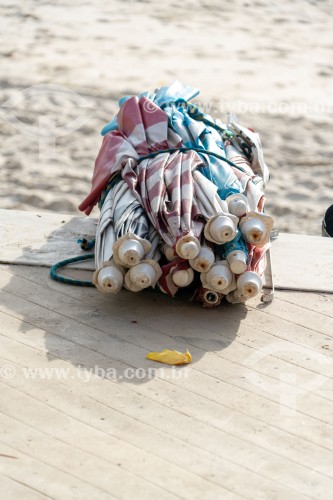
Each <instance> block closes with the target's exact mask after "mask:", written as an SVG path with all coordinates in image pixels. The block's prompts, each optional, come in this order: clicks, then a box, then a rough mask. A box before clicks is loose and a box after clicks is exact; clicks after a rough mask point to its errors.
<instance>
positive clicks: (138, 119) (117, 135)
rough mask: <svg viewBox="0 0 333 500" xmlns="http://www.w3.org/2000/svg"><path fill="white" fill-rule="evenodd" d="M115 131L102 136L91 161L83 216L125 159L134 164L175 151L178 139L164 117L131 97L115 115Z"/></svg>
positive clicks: (153, 106) (147, 102)
mask: <svg viewBox="0 0 333 500" xmlns="http://www.w3.org/2000/svg"><path fill="white" fill-rule="evenodd" d="M117 121H118V130H113V131H111V132H109V133H108V134H106V135H105V136H104V138H103V143H102V146H101V149H100V151H99V153H98V156H97V158H96V161H95V168H94V173H93V178H92V189H91V192H90V194H89V195H88V196H87V197H86V198H85V200H83V202H82V203H81V204H80V206H79V209H80V210H82V211H85V212H86V214H87V215H89V213H90V212H91V210H92V208H93V207H94V205H96V203H97V202H98V199H99V196H100V194H101V192H102V191H103V189H104V188H105V187H106V185H107V183H108V181H109V179H110V177H111V176H112V175H113V174H115V173H116V172H118V171H121V169H122V167H123V165H124V164H125V163H126V161H127V159H129V158H132V159H135V160H138V159H139V157H140V156H144V155H147V154H149V153H150V152H152V151H159V150H161V149H162V150H163V149H167V148H172V147H178V146H179V145H180V143H181V139H180V137H178V136H177V135H176V134H175V133H174V132H172V131H170V129H169V128H168V117H167V115H166V114H165V112H164V111H162V110H161V109H160V108H159V107H158V106H157V105H156V104H154V103H153V102H152V101H151V100H149V99H147V98H146V97H141V98H140V99H138V98H137V97H132V98H130V99H128V100H127V101H125V102H124V104H123V105H122V107H121V108H120V110H119V112H118V120H117Z"/></svg>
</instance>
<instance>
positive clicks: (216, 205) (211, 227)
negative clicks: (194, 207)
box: [193, 169, 238, 245]
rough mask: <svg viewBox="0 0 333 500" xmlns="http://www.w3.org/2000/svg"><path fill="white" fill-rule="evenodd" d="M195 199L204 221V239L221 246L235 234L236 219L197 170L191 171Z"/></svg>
mask: <svg viewBox="0 0 333 500" xmlns="http://www.w3.org/2000/svg"><path fill="white" fill-rule="evenodd" d="M193 179H194V190H195V197H196V201H197V204H198V207H199V209H200V212H201V214H202V215H203V217H204V218H205V219H206V221H207V222H206V225H205V238H206V240H208V241H211V242H213V243H216V244H219V245H221V244H222V243H226V242H227V241H231V240H233V239H234V238H235V236H236V234H237V224H238V217H236V216H235V215H232V214H230V213H229V212H228V205H227V203H226V202H225V201H223V200H221V198H220V197H219V195H218V194H217V191H218V188H217V186H216V185H215V184H213V183H212V182H211V181H210V180H209V179H207V178H206V177H205V176H204V175H203V174H202V173H201V171H200V170H199V169H196V170H194V171H193Z"/></svg>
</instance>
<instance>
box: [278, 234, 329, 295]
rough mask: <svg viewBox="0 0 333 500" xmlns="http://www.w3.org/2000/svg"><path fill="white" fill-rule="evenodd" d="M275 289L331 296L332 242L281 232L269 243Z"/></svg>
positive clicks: (325, 239)
mask: <svg viewBox="0 0 333 500" xmlns="http://www.w3.org/2000/svg"><path fill="white" fill-rule="evenodd" d="M272 261H273V279H274V283H275V285H276V287H277V288H283V289H290V290H304V291H315V292H327V293H333V239H332V238H322V237H318V236H307V235H303V234H287V233H280V234H279V236H278V238H277V239H276V240H275V241H274V242H273V243H272Z"/></svg>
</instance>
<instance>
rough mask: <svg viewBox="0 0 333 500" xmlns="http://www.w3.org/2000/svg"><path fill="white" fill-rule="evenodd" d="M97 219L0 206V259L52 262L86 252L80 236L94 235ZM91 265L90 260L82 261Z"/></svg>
mask: <svg viewBox="0 0 333 500" xmlns="http://www.w3.org/2000/svg"><path fill="white" fill-rule="evenodd" d="M95 231H96V219H94V218H93V217H75V216H73V215H66V214H52V213H48V212H26V211H21V210H3V209H0V261H1V262H3V263H22V264H28V265H35V266H48V267H50V266H52V265H53V264H55V263H56V262H58V261H59V260H63V259H67V258H69V257H73V256H75V255H80V254H82V255H83V254H85V253H86V252H84V251H82V250H81V249H80V246H79V245H78V243H77V240H78V239H79V238H82V237H83V238H87V239H88V240H89V239H92V238H94V237H95ZM80 266H83V267H84V266H87V268H89V269H93V263H90V262H89V263H86V264H83V263H82V264H81V265H80Z"/></svg>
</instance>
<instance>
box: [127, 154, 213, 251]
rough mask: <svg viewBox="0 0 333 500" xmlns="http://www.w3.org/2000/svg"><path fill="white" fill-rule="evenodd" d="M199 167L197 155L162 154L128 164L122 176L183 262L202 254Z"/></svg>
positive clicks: (199, 162)
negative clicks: (195, 175)
mask: <svg viewBox="0 0 333 500" xmlns="http://www.w3.org/2000/svg"><path fill="white" fill-rule="evenodd" d="M200 164H201V159H200V157H199V156H198V154H197V153H195V152H194V151H188V152H185V153H182V152H179V151H176V152H175V153H160V154H158V155H157V156H155V157H154V158H150V159H146V160H143V161H142V162H139V163H138V164H137V163H136V162H135V161H134V160H129V161H127V163H126V165H125V167H124V169H123V172H122V175H123V178H124V180H125V181H126V182H127V184H128V185H129V187H130V188H131V190H132V191H134V192H136V193H137V195H138V197H139V199H140V200H141V203H142V205H143V206H144V208H145V211H146V214H147V216H148V217H149V219H150V221H151V223H152V224H153V226H154V227H155V229H156V231H157V232H158V233H159V235H160V236H161V238H162V239H163V241H164V242H165V243H166V244H167V245H169V246H170V247H173V248H175V250H176V253H177V254H178V255H179V256H180V257H181V258H184V259H192V258H195V257H196V256H197V255H198V253H199V251H200V235H201V232H202V229H203V220H202V217H201V213H200V210H199V207H198V204H197V202H196V199H195V196H194V183H193V176H192V171H193V170H194V169H195V168H196V167H197V166H198V165H200Z"/></svg>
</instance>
